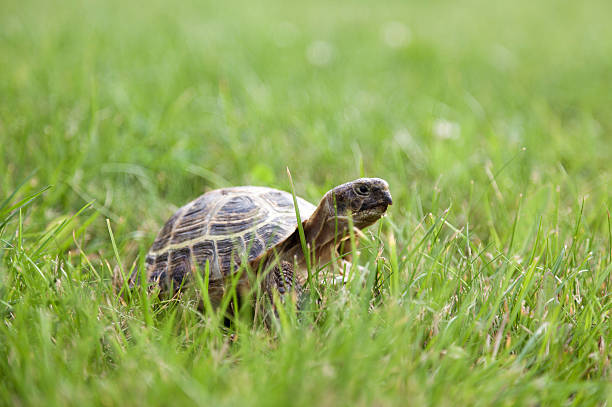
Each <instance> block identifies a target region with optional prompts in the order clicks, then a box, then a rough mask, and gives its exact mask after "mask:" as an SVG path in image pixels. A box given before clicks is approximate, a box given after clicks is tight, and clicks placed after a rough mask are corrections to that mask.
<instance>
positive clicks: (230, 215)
mask: <svg viewBox="0 0 612 407" xmlns="http://www.w3.org/2000/svg"><path fill="white" fill-rule="evenodd" d="M297 202H298V207H299V211H300V217H301V220H302V221H305V220H306V219H308V218H309V217H310V216H311V215H312V213H313V212H314V211H315V209H316V207H315V206H314V205H312V204H311V203H309V202H307V201H305V200H304V199H302V198H297ZM296 228H297V220H296V214H295V208H294V205H293V196H292V195H291V194H289V193H287V192H284V191H279V190H276V189H272V188H265V187H253V186H246V187H233V188H224V189H218V190H214V191H210V192H207V193H205V194H204V195H202V196H200V197H199V198H197V199H195V200H193V201H191V202H190V203H188V204H187V205H185V206H183V207H182V208H180V209H179V210H178V211H176V213H175V214H174V215H172V216H171V217H170V219H168V221H167V222H166V224H165V225H164V227H163V228H162V229H161V231H160V232H159V234H158V235H157V238H156V239H155V241H154V242H153V246H152V247H151V249H150V251H149V253H148V254H147V257H146V260H145V262H146V270H147V279H148V281H149V282H150V283H152V282H155V283H158V284H162V285H165V284H170V283H171V284H174V286H175V287H178V286H180V284H181V283H182V282H183V280H184V279H185V278H186V277H188V276H189V274H190V273H192V272H194V271H196V270H200V271H203V270H205V267H206V262H208V263H209V271H210V277H209V279H210V281H211V282H215V281H219V280H223V279H224V278H225V277H227V276H228V275H230V274H231V273H233V272H235V271H236V270H237V269H238V267H239V265H240V263H241V261H243V259H248V261H249V263H251V264H252V263H253V262H256V261H258V260H259V259H261V258H263V257H264V256H265V255H266V254H267V253H269V252H270V251H271V250H272V249H273V248H274V247H276V246H277V245H278V244H280V243H282V242H284V241H285V240H286V239H287V238H288V237H289V236H291V234H293V233H294V232H295V230H296Z"/></svg>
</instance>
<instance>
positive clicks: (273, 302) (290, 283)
mask: <svg viewBox="0 0 612 407" xmlns="http://www.w3.org/2000/svg"><path fill="white" fill-rule="evenodd" d="M263 291H264V293H265V295H266V297H267V298H266V299H267V301H266V302H268V303H269V308H268V309H267V311H268V312H267V314H268V315H270V314H274V316H275V318H278V309H277V306H278V305H280V304H285V302H286V301H287V300H288V299H290V298H293V300H294V301H295V302H296V303H298V300H299V299H300V296H301V295H302V291H303V289H302V285H301V284H300V282H299V280H298V277H297V274H296V273H294V269H293V264H291V263H290V262H288V261H281V262H280V264H277V265H274V266H273V267H272V269H271V270H270V271H269V272H268V274H267V276H266V278H265V279H264V284H263ZM267 319H268V318H266V320H267Z"/></svg>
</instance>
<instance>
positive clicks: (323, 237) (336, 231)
mask: <svg viewBox="0 0 612 407" xmlns="http://www.w3.org/2000/svg"><path fill="white" fill-rule="evenodd" d="M331 200H332V198H331V193H330V192H328V193H327V194H325V196H324V197H323V199H321V202H320V203H319V206H317V209H316V210H315V211H314V213H313V214H312V215H311V216H310V218H308V219H307V220H306V221H305V222H304V223H303V228H304V237H305V238H306V244H307V245H308V247H309V250H310V251H311V253H312V252H313V251H314V252H315V253H317V254H318V253H320V252H321V251H323V250H329V248H330V247H332V246H333V247H334V248H335V247H336V246H337V245H338V244H340V242H341V241H342V240H344V239H345V238H346V237H347V236H348V227H347V225H346V224H345V223H346V222H345V221H344V220H342V219H338V218H337V217H336V216H334V215H333V214H334V211H333V210H332V209H331V208H333V205H332V203H331ZM287 244H288V246H287V247H286V249H287V250H286V253H287V254H288V257H289V258H291V259H293V258H295V259H297V261H298V263H300V264H304V263H305V259H304V253H303V251H302V246H301V243H300V236H299V231H297V230H296V231H295V233H294V235H293V236H292V238H290V239H288V241H287ZM317 257H319V256H318V255H317Z"/></svg>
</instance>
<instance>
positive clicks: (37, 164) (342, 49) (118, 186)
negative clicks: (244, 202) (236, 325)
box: [0, 0, 612, 405]
mask: <svg viewBox="0 0 612 407" xmlns="http://www.w3.org/2000/svg"><path fill="white" fill-rule="evenodd" d="M610 15H612V4H611V3H610V2H607V1H598V0H593V1H587V2H569V1H548V0H546V1H540V2H529V1H526V0H520V1H517V2H511V3H492V2H485V1H470V0H468V1H464V2H450V1H432V2H416V1H411V2H404V1H388V2H384V3H374V2H365V1H337V2H333V3H329V2H323V1H310V2H295V1H287V2H279V1H271V0H264V1H261V2H257V4H253V3H251V2H245V1H238V0H230V1H226V2H223V3H219V2H207V1H183V2H178V3H176V4H171V3H168V2H162V1H158V0H153V1H149V2H139V1H133V2H119V1H106V2H101V1H88V2H85V1H83V2H79V1H71V0H65V1H64V0H62V1H59V2H42V1H30V0H26V1H20V2H16V1H12V0H8V1H3V2H2V3H1V4H0V78H2V80H0V168H1V169H2V171H0V201H4V200H5V198H8V200H7V201H6V202H5V203H4V204H3V206H1V207H0V214H2V216H1V217H0V225H2V226H1V227H0V231H1V232H2V236H1V237H2V244H3V247H4V249H3V252H2V255H1V256H2V257H1V259H0V271H1V272H2V286H1V290H0V297H1V298H2V304H3V305H2V306H3V307H4V309H5V311H3V313H4V316H3V318H4V324H3V325H4V326H3V328H2V333H0V338H1V337H4V338H5V340H2V341H0V342H2V344H0V354H1V355H2V356H3V357H2V359H3V361H2V362H0V363H2V370H3V374H2V375H3V377H4V378H5V379H3V384H2V385H1V386H2V390H1V392H0V396H2V397H3V399H4V400H5V402H6V403H7V404H40V403H42V402H43V401H45V402H48V403H51V404H53V403H57V404H63V403H73V404H78V403H82V402H86V403H93V404H109V405H110V404H118V403H121V402H125V403H127V404H141V403H142V404H145V403H146V404H163V403H164V402H168V401H176V402H180V401H185V402H186V403H202V404H206V403H209V402H216V403H221V404H233V403H237V402H241V403H245V404H286V403H288V402H291V403H292V404H293V403H295V404H302V405H308V404H317V405H322V404H330V405H331V404H351V405H353V404H362V405H371V404H381V405H386V404H403V401H405V400H406V398H407V397H408V398H409V399H410V400H414V404H454V403H455V402H461V403H462V404H471V403H482V404H484V405H490V404H498V403H500V404H504V403H505V404H513V403H518V404H535V403H537V402H539V401H545V402H548V403H551V404H557V403H567V404H571V403H574V404H581V403H586V402H593V403H596V402H598V401H602V400H603V399H605V398H606V397H608V396H609V395H610V389H609V386H608V385H607V384H606V383H607V382H609V379H610V370H609V369H610V367H609V357H610V352H609V350H608V349H609V346H610V343H612V336H611V333H610V322H609V316H608V313H609V309H610V306H611V302H610V299H609V293H608V286H609V277H610V255H611V253H610V229H609V225H610V221H609V213H608V205H609V200H610V189H609V184H610V180H611V178H612V173H611V170H610V157H611V156H612V147H610V145H611V144H610V142H611V130H612V92H611V85H610V84H612V58H611V57H610V56H611V55H612V28H611V27H612V26H611V25H610V24H609V16H610ZM287 166H288V167H289V168H290V169H291V171H292V174H293V177H294V180H295V182H296V189H297V193H298V194H299V195H301V196H303V197H305V198H306V199H308V200H310V201H312V202H315V203H316V202H317V201H318V199H320V197H321V196H322V195H323V193H325V192H326V191H327V190H329V189H330V188H331V187H333V186H334V185H337V184H339V183H342V182H345V181H347V180H350V179H353V178H356V177H359V176H360V175H367V176H377V177H382V178H385V179H386V180H387V181H388V182H389V183H390V185H391V191H392V193H393V197H394V202H395V204H394V205H393V207H391V211H390V216H389V217H388V218H387V219H386V220H385V221H384V225H383V227H382V230H379V231H378V232H376V230H374V231H373V235H375V237H376V238H375V239H374V241H378V242H379V243H378V244H379V245H380V248H381V250H382V248H383V247H384V253H383V257H384V261H382V263H381V258H378V257H377V256H376V254H377V253H376V251H377V250H378V249H377V247H374V246H372V247H371V250H365V253H364V258H363V259H362V260H363V264H366V265H369V266H370V267H374V265H375V264H377V266H376V267H378V269H379V270H383V271H386V272H387V273H388V274H389V275H395V276H397V277H398V280H396V281H397V284H399V287H398V286H396V288H395V289H394V288H393V284H392V283H390V282H389V283H388V286H385V287H386V289H387V290H388V291H384V290H383V292H382V294H381V298H383V299H384V300H383V303H384V304H385V305H384V306H382V311H380V314H376V313H375V315H378V316H376V317H372V314H371V313H369V312H367V310H364V309H362V308H360V307H359V306H356V305H351V306H348V305H346V303H345V302H342V301H344V300H342V299H338V298H337V297H339V294H335V295H334V296H332V297H330V298H329V301H330V304H331V305H330V306H329V313H330V314H331V315H334V316H335V317H334V318H337V319H334V318H332V317H329V320H330V321H335V322H334V323H329V324H328V325H325V324H324V325H322V326H319V325H317V324H316V323H315V324H314V325H315V327H316V328H309V325H308V324H300V323H297V322H296V323H295V324H293V325H290V327H288V328H287V332H289V333H287V334H286V335H287V336H286V337H282V339H281V340H280V342H275V341H274V340H272V339H271V338H270V337H269V335H268V334H267V333H266V332H265V330H259V329H254V330H251V329H246V331H245V332H246V333H243V334H242V335H241V336H240V335H239V336H240V337H242V338H245V337H246V338H248V339H244V340H243V341H242V342H241V345H239V346H240V347H238V348H237V349H238V350H227V346H228V345H227V340H226V339H224V338H225V336H224V334H223V333H218V334H211V333H210V332H216V331H215V330H214V329H213V328H212V327H210V326H209V325H207V324H206V323H205V322H202V319H201V318H198V317H197V316H194V315H193V311H189V308H187V310H184V309H183V308H180V307H179V308H180V309H175V310H174V311H173V312H174V313H169V314H170V316H167V315H165V314H164V315H162V316H156V318H158V319H154V320H153V322H151V321H150V320H147V315H148V314H147V312H146V311H142V314H139V312H141V311H134V310H133V309H134V308H135V307H134V306H133V304H122V303H120V302H119V301H118V300H117V299H113V295H112V292H111V291H110V269H112V268H113V266H114V264H116V258H115V255H114V253H113V249H112V246H111V242H110V238H109V233H108V229H107V224H106V219H110V223H111V225H112V228H113V232H114V236H115V239H116V241H117V244H118V251H119V256H120V258H121V259H123V260H122V261H123V262H124V263H125V265H126V267H127V264H128V263H129V262H131V261H133V259H134V258H136V256H137V254H138V253H142V252H143V251H146V249H147V248H148V245H150V243H151V241H152V239H153V238H154V236H155V234H156V233H157V230H158V228H159V227H160V225H161V224H162V223H163V222H164V221H165V220H166V219H167V218H168V216H169V215H170V214H171V213H172V212H173V211H174V210H175V209H176V207H178V206H181V205H182V204H184V203H186V202H188V201H189V200H191V199H193V198H194V197H196V196H198V195H199V194H201V193H203V192H204V191H206V190H208V189H211V188H216V187H220V186H229V185H242V184H258V185H268V186H272V187H278V188H281V189H288V186H289V184H288V179H287V176H286V171H285V168H286V167H287ZM24 181H25V184H24V185H22V186H20V185H21V183H22V182H24ZM49 186H50V188H49V189H47V190H45V191H44V193H42V194H41V195H40V196H38V197H37V198H36V199H34V200H33V201H32V202H31V203H30V204H29V205H27V206H25V207H24V208H22V212H21V213H19V211H18V208H17V207H16V206H15V205H14V204H15V203H18V202H19V200H20V199H23V198H27V197H29V196H31V195H32V194H35V193H36V192H37V191H40V190H42V189H44V188H47V187H49ZM14 191H17V192H16V193H15V195H11V194H12V193H13V192H14ZM88 202H93V203H92V205H91V207H88V208H86V209H85V210H84V211H83V212H81V213H80V214H79V215H78V216H76V217H74V218H73V219H71V217H72V216H74V215H75V214H77V212H78V211H79V210H80V209H81V208H82V207H83V206H85V205H86V204H87V203H88ZM449 208H450V209H449ZM447 210H448V211H447ZM441 219H444V220H445V222H446V224H445V223H444V222H443V221H442V220H441ZM68 221H69V223H68ZM430 227H431V228H433V229H430ZM438 228H439V229H438ZM373 229H376V228H373ZM432 231H433V232H432ZM434 232H435V233H434ZM74 240H76V241H77V242H78V245H79V246H80V249H79V248H77V244H75V243H74ZM391 242H395V243H391ZM372 245H375V243H372ZM367 247H368V244H366V248H367ZM476 254H478V256H476ZM487 255H488V256H489V257H487ZM470 256H476V257H474V259H472V260H469V261H468V260H466V259H471V257H470ZM381 264H382V265H381ZM376 267H374V268H376ZM92 270H93V271H92ZM478 270H480V271H478ZM476 271H478V272H476ZM465 273H468V274H469V273H475V275H472V274H470V278H466V277H465V275H467V274H465ZM37 276H38V277H37ZM453 276H454V277H453ZM461 276H463V277H461ZM529 276H531V277H529ZM546 276H548V277H546ZM39 277H40V278H39ZM53 279H56V280H53ZM64 280H65V283H64V284H67V285H69V286H70V287H73V288H71V289H70V290H68V291H69V293H67V292H65V291H62V290H59V289H57V290H56V289H55V288H54V287H56V286H57V284H55V285H54V284H53V283H50V281H64ZM450 280H452V281H453V283H449V281H450ZM69 281H72V283H69ZM390 281H392V280H390ZM513 282H514V283H513ZM477 283H478V284H477ZM506 283H508V285H506ZM449 284H450V285H449ZM521 284H523V285H521ZM513 290H517V291H516V292H515V291H513ZM350 293H351V294H350V295H348V294H347V295H348V297H347V298H349V299H350V298H361V296H363V295H365V294H363V292H362V290H361V289H360V288H359V287H353V291H351V292H350ZM496 293H497V294H496ZM351 295H354V297H351ZM539 295H543V296H545V297H546V296H548V297H546V298H545V299H544V300H542V302H541V303H540V302H538V301H540V300H539V299H538V298H539V297H538V296H539ZM553 297H554V298H556V301H557V303H558V306H559V308H557V311H555V312H553V311H551V310H548V309H547V308H546V307H547V306H548V305H545V304H549V302H547V301H549V300H551V301H552V299H553ZM343 298H344V297H343ZM468 298H469V300H468ZM542 298H544V297H542ZM347 301H348V300H347ZM354 301H356V300H354ZM470 301H475V303H478V304H479V305H478V307H476V308H478V309H479V310H480V311H478V310H476V311H475V306H472V307H469V306H468V305H465V308H462V306H460V305H457V304H469V303H470ZM524 301H527V303H524ZM529 301H532V302H533V303H532V304H531V309H537V312H536V313H535V314H533V315H532V314H530V312H529V307H530V303H529ZM552 302H553V303H554V302H555V301H552ZM349 303H350V301H349ZM538 304H540V305H538ZM354 306H355V307H357V308H355V309H353V307H354ZM517 307H518V308H517ZM525 307H527V311H525V310H524V308H525ZM136 308H138V307H136ZM145 308H146V307H145ZM79 309H82V310H86V312H85V311H79ZM18 310H19V312H18ZM514 310H517V311H516V312H515V311H514ZM177 313H178V314H177ZM79 315H80V316H79ZM176 315H179V316H178V317H177V316H176ZM424 315H425V316H424ZM504 315H507V318H506V319H504V318H505V317H504ZM79 318H82V320H79ZM181 318H182V319H181ZM521 318H527V319H529V321H531V322H530V323H531V324H533V325H530V323H527V322H525V321H523V320H521ZM143 320H147V321H148V322H147V323H146V324H144V325H142V326H141V325H140V322H142V321H143ZM177 320H180V321H182V322H177ZM135 321H136V322H135ZM398 321H401V323H399V322H398ZM453 321H464V322H465V324H464V325H463V328H455V329H457V330H458V331H456V332H455V331H452V330H450V331H449V330H448V329H447V330H446V331H445V332H446V333H444V332H443V333H440V332H439V329H440V328H439V327H438V326H439V324H448V326H451V325H452V323H453ZM503 321H506V322H503ZM457 323H458V322H456V323H455V324H457ZM130 324H131V325H130ZM151 324H152V325H153V326H155V327H156V328H155V329H154V328H152V327H151ZM128 326H131V328H130V329H128ZM202 326H203V327H202ZM551 326H555V327H557V328H556V330H550V327H551ZM136 327H137V328H136ZM541 327H544V328H542V329H543V330H542V331H538V329H539V328H541ZM546 327H548V328H546ZM188 328H189V329H188ZM190 329H192V330H194V329H195V332H199V331H198V329H201V330H204V331H205V332H209V334H206V335H203V336H202V337H203V339H201V340H195V339H192V335H193V332H190V331H189V330H190ZM547 329H549V330H548V331H547ZM115 330H117V332H119V333H117V332H116V331H115ZM108 332H112V334H108ZM160 332H161V333H160ZM253 332H254V333H253ZM376 332H378V333H379V334H380V335H379V337H378V339H373V338H374V337H375V336H376V335H375V333H376ZM499 332H502V334H503V335H502V334H498V333H499ZM537 332H540V334H537ZM543 332H546V334H544V333H543ZM41 335H42V336H41ZM45 335H46V337H45ZM107 335H110V336H109V337H110V338H111V339H109V337H107ZM347 336H351V338H350V339H349V338H347ZM435 337H440V338H441V339H440V340H439V341H438V342H436V341H433V342H431V338H435ZM33 338H34V339H33ZM36 338H38V339H36ZM49 338H51V341H50V340H49ZM58 338H63V339H62V340H59V339H58ZM71 338H72V339H71ZM100 338H103V339H100ZM104 338H106V339H104ZM211 338H212V339H211ZM500 338H502V339H503V338H509V339H503V340H502V339H500ZM370 339H371V340H370ZM30 341H31V342H30ZM58 341H59V342H58ZM192 341H193V342H192ZM186 343H188V344H191V345H186ZM395 343H397V344H404V345H405V346H406V347H405V348H403V349H404V350H402V348H401V346H400V347H399V349H398V348H397V347H395V345H394V344H395ZM432 343H433V344H432ZM496 343H497V345H496ZM406 344H409V345H406ZM503 344H506V346H505V347H504V346H502V345H503ZM190 346H191V347H190ZM551 347H552V349H553V350H555V349H556V352H555V351H551V350H550V349H551ZM177 348H178V349H182V350H181V351H178V353H177ZM79 349H81V350H80V351H79ZM194 349H197V350H198V352H196V351H194ZM219 349H224V350H223V351H220V350H219ZM406 349H410V351H409V352H408V351H406ZM494 349H495V351H494V352H493V350H494ZM500 349H503V351H501V350H500ZM404 351H406V352H408V353H403V352H404ZM523 351H524V352H523ZM73 352H74V353H73ZM219 352H221V353H219ZM318 352H320V354H317V353H318ZM219 354H222V355H224V356H225V357H221V356H218V355H219ZM228 354H229V356H228ZM447 354H450V355H451V356H452V357H446V358H444V357H443V355H447ZM71 355H72V356H71ZM193 355H196V356H195V359H193V358H192V357H193ZM517 355H523V356H522V357H517ZM530 358H531V359H530ZM517 359H518V360H517ZM527 360H529V361H527ZM41 361H42V362H41ZM39 362H40V363H39ZM379 369H380V370H379ZM36 372H38V373H36ZM321 372H322V373H321ZM339 372H341V373H339ZM366 372H367V373H369V374H370V376H367V375H366V376H364V374H365V373H366ZM54 373H57V374H54ZM445 375H446V376H445ZM138 378H142V380H140V381H139V380H138ZM369 380H371V381H369ZM366 383H367V384H366ZM143 394H147V395H148V396H143ZM175 397H176V399H175Z"/></svg>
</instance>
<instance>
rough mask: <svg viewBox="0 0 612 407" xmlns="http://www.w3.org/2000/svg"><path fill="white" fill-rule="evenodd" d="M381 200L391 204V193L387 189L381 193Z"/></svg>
mask: <svg viewBox="0 0 612 407" xmlns="http://www.w3.org/2000/svg"><path fill="white" fill-rule="evenodd" d="M383 200H384V202H385V203H386V204H387V205H393V198H391V193H390V192H389V191H385V192H384V193H383Z"/></svg>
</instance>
